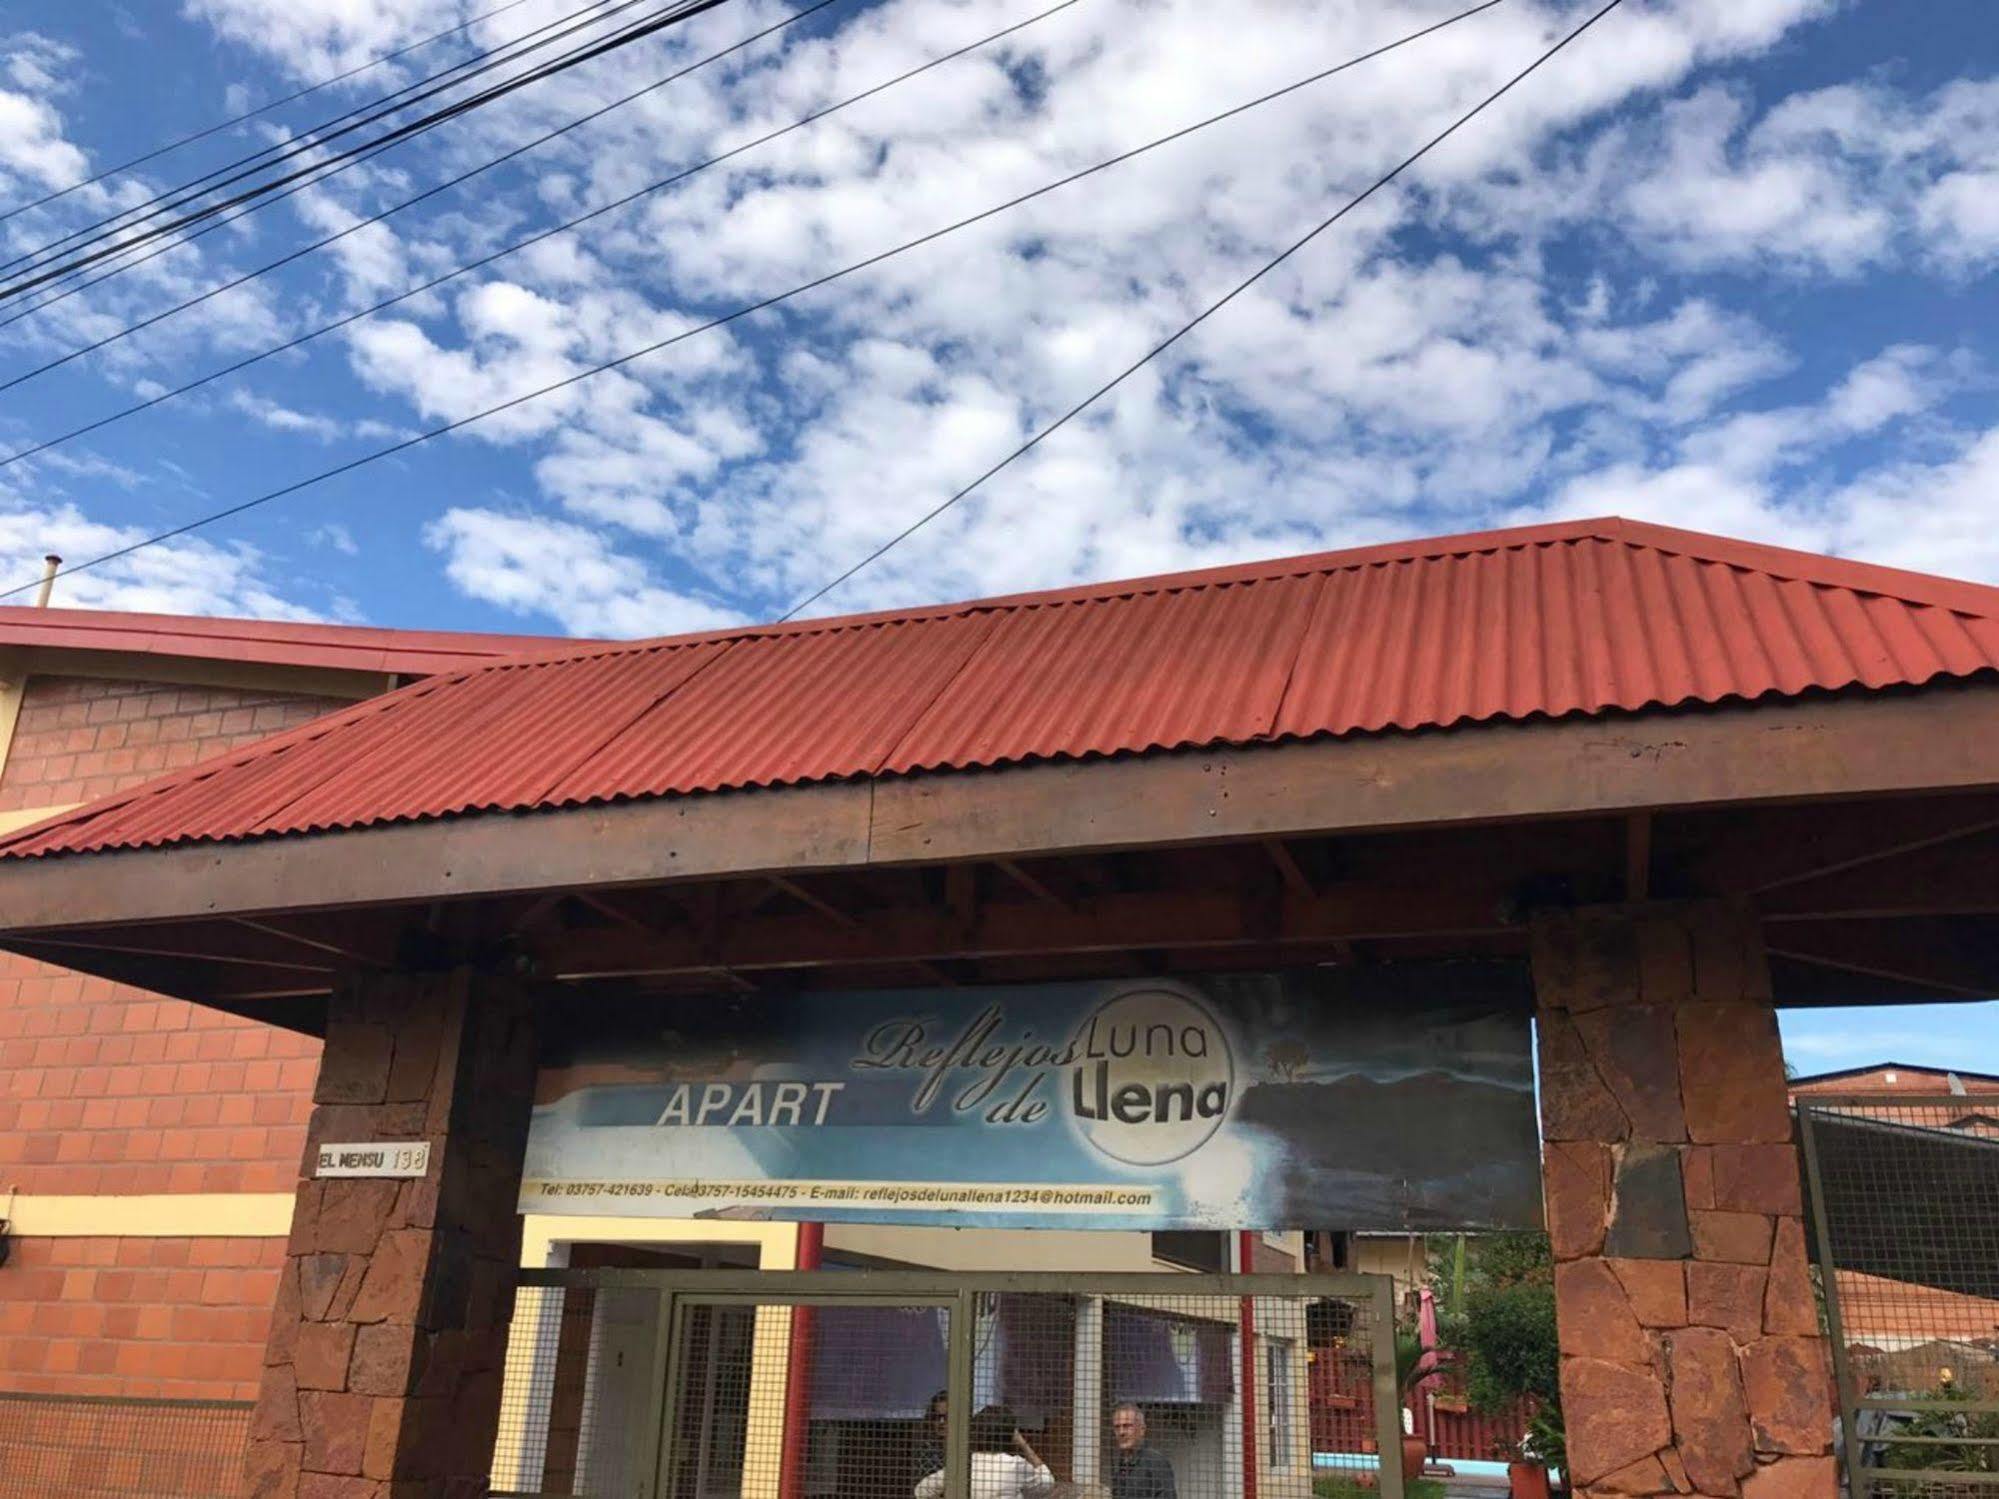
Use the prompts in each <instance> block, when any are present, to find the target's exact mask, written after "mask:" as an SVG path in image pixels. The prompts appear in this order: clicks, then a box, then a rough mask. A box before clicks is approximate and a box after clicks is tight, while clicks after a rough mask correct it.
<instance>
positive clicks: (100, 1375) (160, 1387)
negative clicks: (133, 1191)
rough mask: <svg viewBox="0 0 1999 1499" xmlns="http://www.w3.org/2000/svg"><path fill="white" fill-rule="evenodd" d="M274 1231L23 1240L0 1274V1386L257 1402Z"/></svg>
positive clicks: (275, 1251)
mask: <svg viewBox="0 0 1999 1499" xmlns="http://www.w3.org/2000/svg"><path fill="white" fill-rule="evenodd" d="M284 1261H285V1241H284V1240H283V1239H168V1238H159V1239H136V1238H126V1239H22V1240H20V1241H19V1242H18V1243H17V1244H16V1245H15V1247H14V1254H13V1257H12V1258H11V1259H9V1261H8V1262H7V1267H6V1269H5V1270H4V1271H0V1275H4V1276H5V1294H4V1295H0V1388H4V1389H8V1390H16V1391H23V1392H28V1393H37V1394H58V1395H77V1394H89V1395H136V1396H165V1397H170V1398H194V1399H204V1400H251V1399H255V1398H256V1394H257V1382H258V1376H259V1374H260V1372H261V1370H262V1367H263V1361H264V1334H265V1333H266V1331H267V1330H268V1329H269V1326H270V1319H271V1304H272V1302H273V1300H274V1299H275V1297H276V1295H277V1287H278V1272H279V1269H280V1268H281V1267H282V1266H283V1264H284Z"/></svg>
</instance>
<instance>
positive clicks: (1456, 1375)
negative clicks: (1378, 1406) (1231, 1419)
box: [1311, 1340, 1999, 1499]
mask: <svg viewBox="0 0 1999 1499" xmlns="http://www.w3.org/2000/svg"><path fill="white" fill-rule="evenodd" d="M1436 1386H1437V1388H1436V1389H1435V1390H1434V1391H1429V1392H1426V1393H1425V1395H1424V1396H1422V1397H1419V1400H1418V1403H1417V1405H1416V1407H1415V1410H1414V1420H1413V1424H1414V1426H1415V1429H1416V1432H1417V1434H1418V1435H1420V1436H1422V1437H1423V1438H1424V1440H1425V1442H1426V1444H1427V1445H1428V1447H1429V1449H1430V1458H1431V1460H1432V1461H1436V1462H1453V1461H1457V1462H1463V1461H1466V1460H1475V1461H1484V1462H1489V1461H1491V1460H1492V1459H1494V1458H1505V1457H1509V1456H1511V1455H1512V1454H1513V1453H1514V1452H1517V1451H1518V1450H1519V1447H1520V1439H1521V1438H1522V1437H1524V1436H1525V1435H1526V1434H1527V1424H1528V1422H1530V1421H1532V1420H1533V1419H1534V1404H1533V1402H1532V1401H1530V1400H1525V1399H1523V1400H1517V1401H1515V1402H1513V1403H1512V1404H1511V1405H1509V1406H1507V1407H1505V1408H1504V1409H1502V1410H1498V1411H1481V1410H1474V1409H1473V1408H1472V1405H1471V1402H1470V1401H1469V1400H1468V1399H1467V1398H1466V1397H1465V1393H1464V1389H1465V1385H1464V1372H1463V1370H1462V1369H1460V1368H1457V1367H1455V1366H1453V1365H1450V1364H1446V1366H1445V1367H1444V1368H1443V1369H1442V1370H1441V1371H1440V1372H1439V1373H1438V1374H1437V1375H1436ZM1311 1391H1312V1394H1311V1402H1312V1445H1313V1447H1314V1448H1315V1449H1316V1450H1318V1451H1320V1452H1351V1451H1356V1450H1366V1451H1372V1450H1373V1446H1372V1443H1373V1440H1374V1431H1375V1427H1376V1424H1377V1416H1376V1412H1375V1404H1374V1371H1373V1369H1372V1368H1371V1367H1370V1366H1369V1363H1368V1355H1367V1351H1366V1350H1365V1349H1363V1350H1360V1351H1358V1352H1356V1351H1355V1350H1353V1349H1350V1348H1348V1347H1347V1346H1345V1343H1344V1341H1343V1340H1336V1341H1332V1342H1327V1343H1322V1344H1321V1345H1320V1346H1317V1347H1315V1348H1314V1349H1313V1350H1312V1369H1311ZM1359 1444H1366V1445H1365V1447H1362V1446H1360V1445H1359ZM1995 1499H1999V1496H1995Z"/></svg>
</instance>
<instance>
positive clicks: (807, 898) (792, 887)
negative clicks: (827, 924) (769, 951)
mask: <svg viewBox="0 0 1999 1499" xmlns="http://www.w3.org/2000/svg"><path fill="white" fill-rule="evenodd" d="M769 878H770V883H771V884H772V885H774V886H776V887H777V888H778V889H779V890H781V891H783V892H784V893H785V894H786V895H788V896H790V897H791V898H792V899H793V900H795V901H799V902H801V903H802V904H804V905H808V906H810V907H811V908H812V909H813V910H815V911H817V912H818V913H819V914H820V915H821V916H824V917H826V918H827V919H828V920H829V921H832V922H834V923H836V924H837V925H840V926H843V927H846V928H847V929H848V930H850V931H858V930H859V929H860V925H861V923H860V922H859V921H857V920H856V919H855V918H854V917H852V916H850V915H848V914H847V913H846V912H845V911H843V910H841V909H840V908H839V907H838V906H836V905H834V904H833V903H832V902H831V901H830V900H825V899H822V898H821V897H819V896H817V895H814V894H813V893H812V892H811V891H810V890H808V889H806V888H805V886H804V885H803V884H802V883H800V882H799V881H797V880H793V879H786V878H785V877H784V876H783V875H781V874H774V875H771V876H770V877H769Z"/></svg>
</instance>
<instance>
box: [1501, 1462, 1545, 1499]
mask: <svg viewBox="0 0 1999 1499" xmlns="http://www.w3.org/2000/svg"><path fill="white" fill-rule="evenodd" d="M1506 1485H1507V1487H1508V1488H1509V1489H1510V1490H1512V1493H1513V1499H1548V1465H1547V1464H1546V1463H1530V1462H1521V1461H1515V1462H1510V1463H1508V1464H1507V1465H1506Z"/></svg>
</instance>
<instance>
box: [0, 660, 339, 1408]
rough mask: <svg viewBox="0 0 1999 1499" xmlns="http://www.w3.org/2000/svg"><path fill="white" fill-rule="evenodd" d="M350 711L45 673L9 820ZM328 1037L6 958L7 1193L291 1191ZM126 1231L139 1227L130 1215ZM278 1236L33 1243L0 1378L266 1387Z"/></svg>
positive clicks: (16, 773) (0, 1092)
mask: <svg viewBox="0 0 1999 1499" xmlns="http://www.w3.org/2000/svg"><path fill="white" fill-rule="evenodd" d="M343 706H345V704H344V703H342V702H339V701H334V700H330V699H326V698H319V697H309V696H302V695H296V694H286V693H282V692H271V691H239V690H234V689H226V688H215V687H182V686H174V685H171V684H161V683H155V682H134V681H117V680H105V679H95V678H66V677H38V678H35V679H33V680H31V681H30V682H29V683H28V686H27V690H26V693H25V694H24V697H23V701H22V705H21V712H20V718H19V722H18V724H17V726H16V730H15V735H14V739H13V743H12V746H11V749H10V750H9V752H8V754H7V761H6V764H5V766H4V767H0V811H10V810H17V809H20V808H23V807H41V806H50V805H59V804H65V803H70V802H77V801H84V800H88V799H90V798H93V797H97V796H103V795H108V794H110V793H112V792H115V791H119V790H122V789H123V788H125V787H127V786H130V785H134V784H137V783H138V782H141V781H144V780H147V779H150V778H151V777H153V776H155V775H158V774H160V773H162V772H164V771H170V770H174V769H178V768H179V767H181V766H184V765H191V764H193V763H194V762H195V761H197V760H201V759H205V758H207V757H208V756H210V755H214V754H219V753H222V752H224V751H226V750H229V749H232V748H235V747H237V746H239V745H243V744H247V743H250V742H252V741H254V740H257V739H261V738H263V737H265V736H266V735H269V734H274V733H278V732H281V731H283V730H285V729H289V728H292V727H294V726H295V725H297V724H300V723H303V722H306V721H307V720H309V719H312V718H315V717H317V716H319V715H321V714H323V713H327V712H330V711H333V710H334V709H337V708H340V707H343ZM318 1069H319V1043H318V1042H317V1041H316V1040H314V1039H312V1038H311V1037H307V1036H300V1035H296V1034H294V1033H292V1032H290V1031H283V1030H277V1029H274V1028H272V1027H270V1026H265V1025H259V1024H255V1023H253V1022H251V1021H246V1020H239V1019H236V1018H235V1017H233V1016H228V1015H223V1014H221V1013H219V1012H216V1011H213V1010H207V1009H203V1008H202V1007H200V1006H199V1005H193V1004H189V1003H187V1002H185V1001H183V1000H172V999H162V998H161V997H159V996H158V995H154V994H147V993H144V992H141V991H139V990H136V989H129V988H126V987H124V986H122V985H118V984H113V983H110V982H108V981H106V980H103V979H94V978H86V977H84V976H83V975H81V974H77V973H72V972H70V971H68V970H66V969H62V968H57V967H53V966H51V965H48V964H43V963H35V962H30V961H29V960H27V959H24V958H17V957H14V956H11V955H8V954H0V1187H12V1188H15V1189H18V1190H19V1191H20V1192H21V1193H23V1194H29V1195H65V1196H104V1197H107V1198H108V1197H128V1196H132V1195H137V1194H150V1193H186V1192H201V1193H231V1192H246V1193H247V1192H282V1193H287V1194H288V1193H290V1192H291V1191H292V1190H293V1188H294V1187H295V1186H296V1183H297V1179H298V1163H299V1157H300V1154H301V1152H302V1151H303V1150H304V1147H305V1125H306V1120H307V1118H308V1117H309V1115H310V1113H311V1106H312V1102H311V1101H312V1085H313V1078H314V1077H315V1075H316V1074H317V1072H318ZM121 1226H124V1225H121ZM284 1253H285V1241H284V1240H283V1239H282V1238H269V1239H264V1238H241V1237H229V1238H222V1237H214V1238H184V1237H150V1238H148V1237H119V1238H22V1239H19V1240H17V1241H16V1242H15V1245H14V1252H13V1255H12V1257H11V1259H10V1260H9V1262H8V1264H7V1265H6V1267H5V1268H4V1269H0V1390H9V1391H20V1392H31V1393H43V1394H88V1395H124V1396H142V1397H144V1396H155V1397H172V1398H187V1397H192V1398H201V1399H235V1400H242V1399H252V1398H254V1397H255V1396H256V1393H257V1386H258V1375H259V1371H260V1369H261V1366H262V1362H263V1350H264V1339H265V1334H266V1332H267V1331H268V1328H269V1324H270V1310H271V1305H272V1302H273V1299H274V1297H275V1293H276V1288H277V1280H278V1272H279V1267H280V1266H281V1265H282V1264H283V1263H284Z"/></svg>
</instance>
